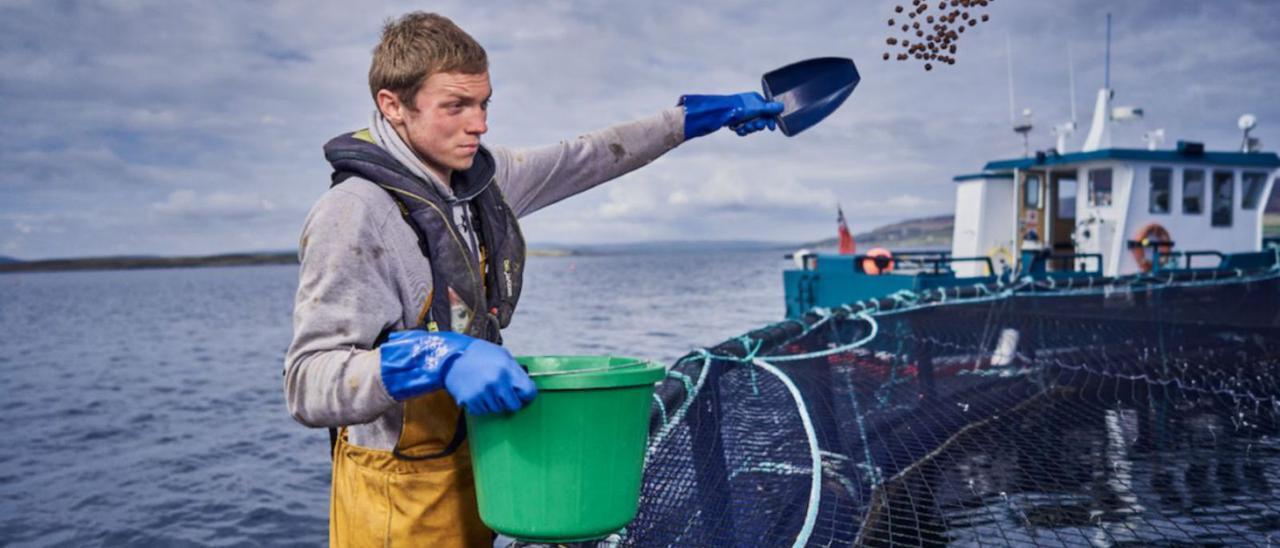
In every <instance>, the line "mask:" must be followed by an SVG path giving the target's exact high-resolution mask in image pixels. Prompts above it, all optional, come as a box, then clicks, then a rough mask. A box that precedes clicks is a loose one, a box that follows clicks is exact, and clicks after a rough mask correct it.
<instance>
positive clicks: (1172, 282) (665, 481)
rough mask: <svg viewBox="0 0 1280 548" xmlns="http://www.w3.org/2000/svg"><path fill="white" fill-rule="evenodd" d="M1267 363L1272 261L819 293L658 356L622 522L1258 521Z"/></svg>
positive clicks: (1095, 528) (1274, 516)
mask: <svg viewBox="0 0 1280 548" xmlns="http://www.w3.org/2000/svg"><path fill="white" fill-rule="evenodd" d="M1278 367H1280V272H1276V271H1274V270H1268V271H1263V272H1254V273H1248V272H1209V273H1204V272H1193V273H1183V274H1179V275H1172V274H1171V275H1169V276H1167V277H1164V278H1161V279H1155V278H1151V277H1135V278H1126V279H1110V280H1105V279H1075V280H1070V281H1056V282H1055V281H1030V280H1028V281H1023V282H1020V283H1018V284H1014V285H1010V286H974V287H969V288H952V289H948V290H945V291H942V290H938V291H933V292H930V293H926V294H919V295H918V294H912V293H905V292H904V293H899V294H896V295H893V296H892V297H890V298H887V299H883V300H880V301H875V302H860V303H854V304H852V305H848V306H845V307H842V308H839V309H834V310H825V309H815V310H814V311H812V312H811V313H809V314H808V315H807V316H806V317H805V318H804V320H803V321H800V320H795V321H787V322H783V323H780V324H776V325H773V326H769V327H766V328H764V329H760V330H757V331H754V332H752V333H748V334H747V335H744V336H743V337H740V338H737V339H733V340H730V341H726V342H725V343H723V344H721V345H719V346H717V347H715V348H710V349H704V350H699V351H697V352H694V353H692V354H690V355H688V356H685V357H684V358H682V359H681V360H680V361H678V362H677V363H676V364H675V365H674V366H673V367H672V368H671V370H670V372H669V374H668V378H667V379H666V380H665V381H664V382H663V383H662V384H660V385H659V387H658V390H657V394H656V395H655V406H654V413H653V418H652V424H651V429H650V431H651V435H650V444H649V448H648V454H647V455H646V463H645V476H644V484H643V487H642V493H641V500H640V511H639V514H638V516H637V518H636V519H635V520H634V521H633V522H632V523H631V524H630V525H629V526H628V527H627V528H626V529H625V530H624V531H622V532H621V535H620V538H621V540H620V542H621V543H622V544H625V545H642V546H763V545H768V546H787V545H810V546H846V545H853V544H859V545H875V546H879V545H913V546H914V545H922V544H931V545H937V544H956V545H985V544H994V545H1007V544H1026V543H1034V544H1038V545H1064V546H1065V545H1135V546H1136V545H1143V546H1149V545H1181V544H1187V545H1199V544H1248V543H1253V544H1267V543H1269V542H1270V541H1271V540H1273V539H1277V540H1280V496H1277V495H1276V494H1275V491H1274V489H1273V485H1277V482H1280V440H1277V431H1276V428H1277V420H1276V417H1277V412H1278V411H1280V375H1278V374H1277V372H1280V368H1278ZM614 540H615V541H617V540H618V537H615V539H614Z"/></svg>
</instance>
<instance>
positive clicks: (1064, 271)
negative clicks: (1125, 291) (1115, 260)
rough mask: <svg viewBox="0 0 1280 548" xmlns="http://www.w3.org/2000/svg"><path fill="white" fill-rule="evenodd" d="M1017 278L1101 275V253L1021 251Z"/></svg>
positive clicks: (1045, 250)
mask: <svg viewBox="0 0 1280 548" xmlns="http://www.w3.org/2000/svg"><path fill="white" fill-rule="evenodd" d="M1020 266H1021V268H1019V277H1025V276H1031V277H1033V278H1073V277H1081V276H1100V275H1102V254H1101V253H1054V252H1052V251H1050V250H1047V249H1044V250H1023V251H1022V262H1021V263H1020Z"/></svg>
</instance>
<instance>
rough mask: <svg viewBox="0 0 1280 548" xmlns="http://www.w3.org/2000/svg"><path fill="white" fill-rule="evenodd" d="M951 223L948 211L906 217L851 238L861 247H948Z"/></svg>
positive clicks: (829, 242) (824, 243) (828, 243)
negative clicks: (946, 213)
mask: <svg viewBox="0 0 1280 548" xmlns="http://www.w3.org/2000/svg"><path fill="white" fill-rule="evenodd" d="M954 224H955V218H954V217H953V216H951V215H939V216H937V217H924V218H920V219H908V220H906V221H902V222H898V223H893V224H890V225H885V226H882V227H879V228H874V229H871V230H868V231H866V232H862V233H859V234H854V235H853V241H854V242H856V243H857V244H858V248H859V249H862V250H865V249H868V248H870V247H881V246H893V247H895V248H899V249H902V248H942V249H947V248H950V247H951V228H952V225H954ZM833 232H834V227H833ZM839 242H840V239H839V238H827V239H825V240H818V241H816V242H809V243H806V244H803V247H811V248H812V247H836V246H837V245H839Z"/></svg>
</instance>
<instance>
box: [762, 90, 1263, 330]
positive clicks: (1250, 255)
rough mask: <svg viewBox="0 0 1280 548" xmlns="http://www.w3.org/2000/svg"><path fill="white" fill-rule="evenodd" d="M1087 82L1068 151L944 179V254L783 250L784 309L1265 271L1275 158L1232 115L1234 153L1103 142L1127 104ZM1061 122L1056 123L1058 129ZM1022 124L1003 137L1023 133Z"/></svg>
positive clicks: (1131, 111)
mask: <svg viewBox="0 0 1280 548" xmlns="http://www.w3.org/2000/svg"><path fill="white" fill-rule="evenodd" d="M1113 97H1114V90H1112V89H1111V88H1110V87H1109V84H1108V85H1106V86H1104V87H1103V88H1102V89H1100V90H1098V94H1097V102H1096V106H1095V108H1094V114H1093V121H1092V127H1091V129H1090V130H1089V134H1088V137H1087V138H1086V140H1085V142H1084V145H1083V146H1082V147H1081V149H1080V150H1078V151H1068V150H1066V145H1065V143H1066V139H1065V136H1066V135H1067V134H1068V132H1066V131H1058V133H1059V139H1058V145H1057V146H1056V147H1055V148H1052V149H1049V150H1045V151H1037V152H1035V153H1034V154H1033V155H1027V156H1025V157H1022V158H1014V159H1002V160H994V161H990V162H987V163H986V165H984V166H982V168H981V169H980V170H978V171H976V172H974V173H968V174H962V175H957V176H955V177H954V178H953V182H954V183H955V224H954V232H953V234H952V239H951V250H950V251H949V252H945V251H943V252H914V251H909V252H904V253H897V254H894V253H892V252H890V253H883V252H879V253H876V254H874V255H873V254H864V255H835V254H817V253H812V252H808V251H803V250H802V251H799V252H797V253H795V254H794V257H795V260H796V264H797V268H796V269H793V270H788V271H786V272H785V273H784V280H783V283H784V286H785V288H786V304H787V317H789V318H797V317H799V316H800V315H802V314H803V313H804V312H805V311H807V310H809V309H811V308H813V307H815V306H836V305H841V304H845V303H850V302H856V301H860V300H863V299H870V298H877V297H885V296H888V295H891V294H893V293H895V292H897V291H903V290H909V291H920V290H926V289H933V288H945V287H957V286H972V285H974V284H991V283H995V282H997V281H1004V282H1008V281H1010V280H1012V279H1020V278H1023V277H1027V276H1030V277H1032V278H1039V279H1069V278H1081V277H1117V276H1136V275H1144V274H1147V275H1152V274H1161V273H1166V274H1167V273H1177V272H1182V271H1192V270H1202V269H1220V270H1236V269H1241V268H1258V267H1269V266H1271V265H1272V264H1273V261H1274V259H1275V255H1274V254H1273V253H1267V252H1265V250H1266V249H1267V248H1269V247H1270V246H1272V245H1275V244H1277V243H1280V242H1277V241H1276V240H1268V239H1266V238H1264V237H1263V236H1264V232H1263V220H1264V214H1265V205H1266V203H1267V197H1268V196H1270V194H1271V190H1272V187H1273V186H1274V185H1275V181H1276V176H1277V173H1280V157H1278V156H1277V155H1276V153H1274V152H1263V151H1261V150H1260V143H1259V141H1258V140H1257V139H1256V138H1253V137H1250V136H1249V132H1250V131H1251V130H1252V129H1253V128H1254V127H1255V126H1256V123H1257V120H1256V118H1255V117H1254V116H1252V115H1248V114H1246V115H1243V116H1241V117H1240V119H1239V120H1238V125H1239V127H1240V129H1241V130H1242V131H1243V132H1244V137H1243V140H1242V145H1241V148H1240V149H1239V150H1232V151H1209V150H1205V147H1204V144H1203V143H1200V142H1195V141H1190V140H1180V141H1177V143H1176V145H1175V146H1174V147H1172V148H1166V149H1160V148H1159V145H1160V144H1161V143H1160V141H1161V139H1162V136H1163V132H1162V131H1160V132H1158V133H1157V132H1153V133H1151V134H1148V135H1147V136H1146V137H1147V146H1146V147H1145V148H1121V147H1113V146H1112V143H1111V132H1112V125H1113V124H1114V123H1116V122H1117V121H1122V120H1126V119H1131V118H1134V117H1137V116H1141V114H1142V111H1141V109H1136V108H1133V107H1115V106H1113V105H1112V98H1113ZM1074 125H1075V123H1074V121H1073V122H1070V126H1069V127H1074ZM1030 127H1031V126H1030V124H1023V125H1015V127H1014V129H1015V131H1018V132H1019V133H1021V134H1023V135H1024V136H1025V134H1026V133H1028V132H1029V131H1030Z"/></svg>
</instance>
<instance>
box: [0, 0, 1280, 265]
mask: <svg viewBox="0 0 1280 548" xmlns="http://www.w3.org/2000/svg"><path fill="white" fill-rule="evenodd" d="M909 1H910V0H905V2H904V0H888V1H882V0H838V1H825V2H807V1H806V2H791V3H786V4H785V5H784V4H783V3H780V2H776V1H775V2H767V3H766V2H700V3H698V5H696V6H695V5H691V4H693V3H689V2H665V1H655V2H573V1H555V2H530V1H524V2H514V1H513V2H483V3H481V2H465V1H463V2H450V1H446V2H431V3H425V2H386V3H375V2H359V3H355V2H336V1H335V2H311V1H305V2H304V1H298V2H241V1H232V0H228V1H219V2H207V1H153V2H145V1H102V2H87V1H86V2H71V1H47V0H41V1H25V0H0V120H2V121H3V123H0V166H2V169H0V255H7V256H13V257H17V258H21V259H28V260H30V259H41V258H52V257H74V256H102V255H122V254H127V255H201V254H214V253H226V252H236V251H257V250H287V249H294V248H296V246H297V239H298V236H299V232H300V230H301V227H302V222H303V220H304V219H305V217H306V214H307V211H308V210H309V209H310V207H311V205H312V204H313V203H314V202H315V200H316V199H317V198H318V197H319V196H320V195H321V194H322V193H323V192H324V191H325V190H326V188H327V187H328V182H329V179H328V175H329V167H328V165H327V164H326V163H325V161H324V159H323V155H322V153H321V146H322V145H323V144H324V143H325V141H327V140H328V139H329V138H331V137H333V136H335V135H338V134H340V133H343V132H347V131H352V130H355V129H358V128H361V127H364V126H366V125H367V124H368V120H369V115H370V113H371V112H372V109H373V104H372V100H371V99H370V97H369V91H368V85H367V72H368V66H369V60H370V50H371V49H372V47H373V46H374V45H375V44H376V42H377V40H378V37H379V34H380V31H381V27H382V24H383V23H384V21H385V20H386V19H387V18H389V17H394V16H396V15H400V14H403V13H406V12H408V11H412V10H415V9H427V10H433V11H437V12H439V13H442V14H444V15H446V16H448V17H450V18H452V19H453V20H454V21H455V22H457V23H458V24H459V25H460V26H461V27H462V28H464V29H466V30H467V31H468V32H469V33H471V34H472V35H473V36H474V37H475V38H476V39H477V40H478V41H479V42H480V43H481V44H483V45H484V46H485V47H486V49H487V50H488V53H489V58H490V73H491V78H492V82H493V86H494V98H493V103H492V105H491V108H490V112H489V127H490V130H489V133H488V134H486V135H485V137H484V140H485V142H488V143H494V144H501V145H505V146H511V147H524V146H536V145H542V144H547V143H553V142H556V141H558V140H561V139H569V138H572V137H574V136H576V135H579V134H582V133H585V132H588V131H591V130H594V129H599V128H603V127H606V126H608V125H610V124H614V123H619V122H623V121H627V120H630V119H634V118H638V117H642V116H646V115H650V114H653V113H656V112H658V111H660V110H661V109H663V108H668V107H670V106H672V105H674V104H675V102H676V100H677V99H678V97H679V96H680V95H682V94H690V93H709V94H718V93H737V92H742V91H752V90H759V81H760V76H761V74H763V73H764V72H767V71H769V70H771V69H774V68H777V67H779V66H782V65H786V64H789V63H792V62H795V61H799V60H802V59H806V58H810V57H819V56H842V57H850V58H852V59H854V61H855V62H856V63H857V64H858V67H859V70H860V72H861V75H862V82H861V84H860V85H859V86H858V88H857V90H856V91H855V92H854V93H853V95H852V96H851V97H850V98H849V100H848V101H847V102H846V103H845V105H844V106H843V107H842V108H841V109H840V110H839V111H838V112H836V113H835V114H833V115H832V116H831V117H830V118H828V119H827V120H825V121H824V122H823V123H822V124H820V125H819V126H817V127H815V128H813V129H810V130H809V131H807V132H805V133H803V134H801V135H798V136H795V137H793V138H787V137H784V136H783V135H781V134H780V133H765V134H756V135H752V136H749V137H746V138H741V137H738V136H736V135H734V134H733V133H732V132H729V131H722V132H720V133H717V134H713V135H711V136H708V137H703V138H700V139H696V140H693V141H690V142H688V143H685V144H683V145H681V146H680V147H679V148H677V149H676V150H674V151H672V152H670V153H668V154H667V155H665V156H664V157H662V158H660V159H659V160H657V161H656V162H654V163H652V164H650V165H649V166H646V167H645V168H642V169H640V170H638V171H636V172H633V173H631V174H628V175H626V176H624V177H621V178H619V179H617V180H615V181H612V182H609V183H607V184H605V185H602V186H600V187H598V188H596V189H593V190H591V191H588V192H586V193H584V194H582V195H579V196H575V197H573V198H571V199H569V200H566V201H564V202H561V203H560V204H557V205H554V206H552V207H549V208H547V209H544V210H542V211H539V212H537V213H535V214H533V215H531V216H529V217H527V218H525V219H524V220H523V222H522V226H523V227H524V232H525V236H526V238H527V239H528V240H529V241H530V242H531V244H532V245H535V246H536V245H538V244H551V243H558V244H582V243H611V242H635V241H650V240H726V239H731V240H769V241H779V242H803V241H810V240H814V239H820V238H826V237H829V236H834V235H835V233H836V230H835V217H836V213H835V209H836V204H837V203H839V204H840V205H841V206H843V208H844V211H845V214H846V216H847V218H848V220H849V224H850V227H851V228H852V229H853V230H854V231H855V232H857V231H859V230H865V229H870V228H874V227H876V226H880V225H883V224H885V223H888V222H893V221H897V220H902V219H907V218H913V217H920V216H927V215H937V214H948V213H951V210H952V206H953V202H954V192H955V190H954V183H952V181H951V178H952V177H953V176H954V175H958V174H963V173H972V172H974V171H978V170H980V169H981V167H982V165H983V164H984V163H985V162H986V161H988V160H993V159H1001V158H1011V157H1018V156H1021V155H1022V142H1021V140H1020V139H1019V138H1018V137H1017V136H1016V135H1015V134H1014V133H1013V132H1012V131H1011V130H1010V121H1009V79H1008V72H1007V71H1008V60H1009V58H1010V57H1007V56H1006V41H1007V43H1008V44H1010V45H1011V60H1012V67H1013V75H1014V78H1013V81H1014V87H1015V97H1016V105H1017V108H1018V110H1019V111H1021V109H1023V108H1030V109H1032V111H1033V123H1034V124H1035V126H1036V127H1035V129H1034V130H1033V133H1032V138H1031V145H1032V147H1033V148H1035V149H1046V148H1050V147H1052V146H1053V142H1054V138H1053V136H1052V135H1051V134H1050V132H1049V127H1050V126H1051V125H1053V124H1057V123H1061V122H1064V121H1066V120H1068V119H1069V117H1070V100H1069V97H1070V95H1069V89H1070V86H1069V85H1068V81H1069V80H1068V62H1067V59H1068V51H1070V57H1071V58H1072V59H1074V63H1073V65H1074V67H1075V82H1076V86H1075V88H1076V89H1075V91H1076V105H1077V109H1078V120H1079V122H1080V129H1079V130H1078V131H1077V133H1076V134H1075V135H1074V137H1073V139H1071V141H1069V149H1073V150H1074V149H1078V148H1079V146H1080V144H1081V143H1082V142H1083V140H1084V136H1085V134H1086V133H1087V130H1088V120H1089V117H1090V116H1091V114H1092V110H1093V98H1094V96H1095V94H1096V93H1097V89H1098V88H1100V87H1101V86H1102V82H1103V66H1104V63H1103V61H1104V49H1105V44H1106V42H1105V17H1106V13H1108V12H1110V13H1112V14H1113V24H1114V29H1113V36H1112V40H1113V42H1112V59H1111V78H1112V84H1113V87H1114V88H1115V90H1116V99H1115V102H1116V104H1118V105H1134V106H1139V107H1142V108H1143V109H1144V110H1145V112H1146V117H1145V118H1144V119H1143V120H1141V121H1139V122H1133V123H1130V124H1127V125H1124V126H1120V127H1118V128H1117V129H1116V131H1115V133H1114V140H1113V143H1114V144H1115V146H1118V147H1130V148H1141V147H1143V146H1144V144H1143V143H1142V141H1141V136H1142V135H1143V133H1144V132H1145V131H1148V130H1152V129H1156V128H1163V129H1164V130H1165V132H1166V134H1167V140H1166V143H1165V146H1166V147H1171V146H1172V145H1173V143H1174V142H1175V141H1176V140H1178V139H1189V140H1197V141H1202V142H1204V143H1206V145H1207V148H1209V149H1213V150H1233V149H1236V148H1238V146H1239V143H1240V132H1239V130H1238V129H1237V128H1236V119H1237V118H1238V117H1239V116H1240V115H1241V114H1243V113H1245V112H1250V113H1253V114H1255V115H1256V116H1257V117H1258V119H1259V124H1258V128H1257V129H1256V130H1255V131H1254V135H1255V136H1257V137H1260V138H1261V139H1262V142H1263V146H1264V148H1265V149H1267V150H1275V149H1276V148H1277V146H1278V145H1280V100H1277V97H1280V94H1278V93H1277V92H1278V91H1280V82H1278V81H1277V80H1278V79H1280V57H1278V56H1277V54H1276V52H1277V51H1280V33H1277V32H1276V28H1277V23H1280V11H1278V10H1280V2H1275V1H1274V0H1258V1H1248V0H1214V1H1204V0H1123V1H1115V2H1106V1H1102V0H1072V1H1070V2H1064V1H1061V0H992V2H991V4H990V5H989V6H988V7H987V8H986V9H985V11H984V13H987V14H989V15H990V21H989V22H988V23H986V24H984V25H981V26H978V27H976V28H973V29H970V32H967V33H966V34H965V35H964V36H963V38H962V39H961V40H960V41H959V52H958V54H957V59H958V60H957V63H956V64H955V65H949V66H944V67H943V66H939V67H934V69H933V70H932V71H928V72H926V71H925V70H923V68H922V67H921V66H920V64H919V63H915V62H911V63H900V62H894V61H890V62H885V61H883V60H881V55H882V53H883V52H885V51H886V46H885V38H886V37H888V36H889V35H890V33H889V27H888V26H887V22H886V20H887V19H888V18H889V17H891V16H894V15H895V14H894V13H893V7H894V6H895V5H896V4H898V3H908V4H909ZM784 6H785V7H784ZM899 18H900V16H899ZM898 34H900V33H898Z"/></svg>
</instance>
